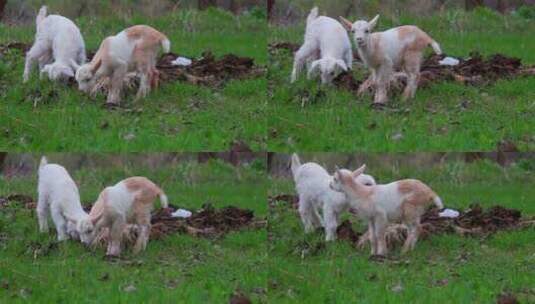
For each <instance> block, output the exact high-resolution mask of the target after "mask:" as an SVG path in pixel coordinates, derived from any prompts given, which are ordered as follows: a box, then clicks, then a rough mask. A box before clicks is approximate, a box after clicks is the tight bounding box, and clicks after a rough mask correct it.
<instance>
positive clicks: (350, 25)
mask: <svg viewBox="0 0 535 304" xmlns="http://www.w3.org/2000/svg"><path fill="white" fill-rule="evenodd" d="M339 18H340V22H342V25H343V26H344V27H345V28H346V30H348V31H351V29H352V28H353V23H351V21H349V20H347V19H346V18H344V17H342V16H339Z"/></svg>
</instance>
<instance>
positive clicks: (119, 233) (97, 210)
mask: <svg viewBox="0 0 535 304" xmlns="http://www.w3.org/2000/svg"><path fill="white" fill-rule="evenodd" d="M156 197H159V198H160V203H161V205H162V207H164V208H167V205H168V203H167V196H166V195H165V193H164V192H163V191H162V189H160V188H159V187H158V186H156V185H155V184H154V183H153V182H151V181H150V180H149V179H147V178H145V177H139V176H136V177H130V178H127V179H124V180H122V181H120V182H119V183H117V184H116V185H114V186H111V187H107V188H106V189H104V190H103V191H102V192H101V193H100V195H99V196H98V199H97V201H96V202H95V204H94V205H93V207H92V208H91V212H90V213H89V216H90V217H91V219H92V220H93V221H94V222H95V223H96V224H95V227H96V229H95V234H94V235H93V239H94V240H96V238H95V236H98V235H100V234H101V230H102V229H108V230H109V241H108V249H107V251H106V254H107V255H111V256H118V255H119V254H120V253H121V242H122V238H123V235H124V230H125V228H126V227H127V224H135V225H137V226H136V227H139V229H140V231H139V233H138V237H137V240H136V243H135V245H134V249H133V252H134V253H138V252H140V251H141V250H144V249H145V248H146V247H147V243H148V241H149V235H150V229H151V224H150V218H151V216H150V213H151V211H152V208H153V205H154V201H155V199H156Z"/></svg>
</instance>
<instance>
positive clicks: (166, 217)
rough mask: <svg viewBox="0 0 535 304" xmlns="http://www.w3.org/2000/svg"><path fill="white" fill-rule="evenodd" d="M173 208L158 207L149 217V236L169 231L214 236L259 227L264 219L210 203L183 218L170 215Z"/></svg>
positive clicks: (160, 235)
mask: <svg viewBox="0 0 535 304" xmlns="http://www.w3.org/2000/svg"><path fill="white" fill-rule="evenodd" d="M174 210H175V209H174V208H166V209H159V210H158V211H156V212H155V213H154V214H153V215H152V218H151V222H152V230H151V238H155V239H157V238H162V237H163V236H165V235H168V234H171V233H176V232H178V233H188V234H191V235H194V236H206V237H214V236H220V235H223V234H225V233H228V232H230V231H236V230H240V229H242V228H245V227H260V226H263V225H264V224H265V222H264V221H262V220H258V219H256V218H255V217H254V213H253V211H252V210H247V209H240V208H237V207H233V206H228V207H225V208H222V209H215V208H213V207H212V206H211V205H209V204H208V205H204V206H203V208H201V209H199V210H197V211H195V212H193V214H192V215H191V217H189V218H186V219H183V218H176V217H172V216H171V213H173V211H174Z"/></svg>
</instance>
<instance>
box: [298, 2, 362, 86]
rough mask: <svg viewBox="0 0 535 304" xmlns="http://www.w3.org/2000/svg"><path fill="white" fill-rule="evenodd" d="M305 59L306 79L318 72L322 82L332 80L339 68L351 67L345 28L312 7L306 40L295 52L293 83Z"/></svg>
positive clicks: (350, 51) (348, 41) (351, 61)
mask: <svg viewBox="0 0 535 304" xmlns="http://www.w3.org/2000/svg"><path fill="white" fill-rule="evenodd" d="M305 62H307V63H310V66H309V70H308V78H314V77H316V76H317V74H321V82H322V83H323V84H327V83H331V82H332V80H333V79H334V78H336V76H338V75H339V74H340V73H341V72H342V71H348V70H350V69H351V65H352V63H353V52H352V50H351V42H350V40H349V37H348V35H347V32H346V30H345V29H344V27H343V26H342V25H341V24H340V22H338V21H337V20H335V19H333V18H329V17H325V16H319V17H318V8H317V7H314V8H313V9H312V10H311V11H310V14H309V15H308V18H307V24H306V30H305V42H304V43H303V45H302V46H301V47H300V48H299V50H298V51H297V52H296V53H295V57H294V64H293V70H292V78H291V81H292V83H293V82H295V81H296V80H297V76H298V75H299V73H301V70H302V69H303V66H304V64H305Z"/></svg>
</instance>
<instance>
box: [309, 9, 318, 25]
mask: <svg viewBox="0 0 535 304" xmlns="http://www.w3.org/2000/svg"><path fill="white" fill-rule="evenodd" d="M318 14H319V13H318V7H317V6H315V7H314V8H313V9H311V10H310V13H309V14H308V17H307V25H308V24H310V22H312V21H314V20H315V19H316V18H318Z"/></svg>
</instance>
